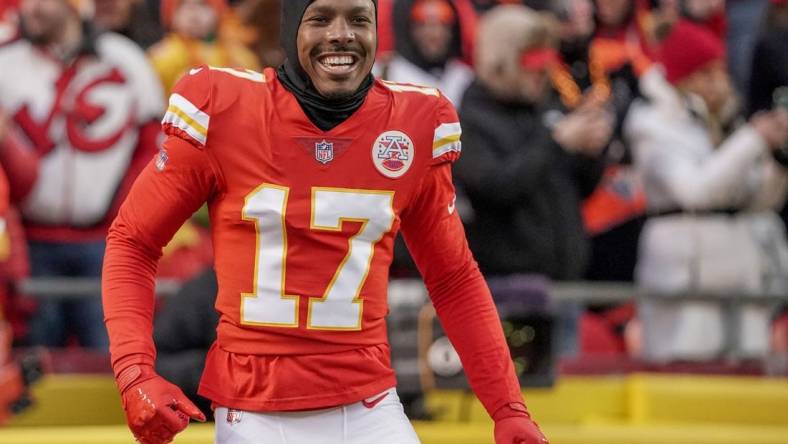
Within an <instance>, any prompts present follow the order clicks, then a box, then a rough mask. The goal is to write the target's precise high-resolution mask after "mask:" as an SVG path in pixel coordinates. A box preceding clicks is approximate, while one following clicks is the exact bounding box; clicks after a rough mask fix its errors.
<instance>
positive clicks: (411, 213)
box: [401, 151, 523, 416]
mask: <svg viewBox="0 0 788 444" xmlns="http://www.w3.org/2000/svg"><path fill="white" fill-rule="evenodd" d="M458 154H459V153H458V152H454V151H447V152H446V153H445V154H443V155H442V156H441V157H440V158H441V159H444V160H443V161H442V163H440V164H438V165H434V166H432V167H431V169H430V171H429V172H428V173H427V176H426V177H425V179H424V181H423V183H422V185H421V189H420V190H419V194H418V195H417V196H416V197H415V198H414V200H413V201H412V202H411V203H410V205H409V206H408V208H407V209H406V210H404V211H403V214H402V216H401V219H402V224H401V230H402V234H403V237H404V239H405V243H406V244H407V246H408V249H409V250H410V252H411V255H412V256H413V259H414V261H415V262H416V266H417V267H418V269H419V272H420V273H421V275H422V277H423V279H424V283H425V285H426V287H427V290H428V292H429V295H430V299H431V300H432V303H433V305H434V306H435V310H436V312H437V314H438V317H439V318H440V320H441V324H442V325H443V328H444V330H445V331H446V334H447V335H448V337H449V340H450V341H451V343H452V344H453V345H454V347H455V348H456V350H457V353H458V354H459V356H460V360H461V361H462V364H463V368H464V370H465V374H466V376H467V377H468V381H469V383H470V385H471V388H472V389H473V391H474V392H475V393H476V396H477V397H478V398H479V400H480V401H481V402H482V404H483V405H484V407H485V408H486V410H487V411H488V412H489V414H490V415H491V416H493V415H494V413H495V412H496V411H498V410H499V409H501V408H502V407H504V406H508V405H512V404H518V405H521V404H522V403H523V400H522V394H521V392H520V385H519V381H518V380H517V377H516V374H515V371H514V365H513V363H512V359H511V355H510V353H509V348H508V346H507V345H506V340H505V339H504V335H503V330H502V327H501V322H500V318H499V316H498V312H497V310H496V308H495V304H494V303H493V300H492V296H491V294H490V291H489V289H488V287H487V284H486V282H485V280H484V277H483V276H482V274H481V272H480V271H479V268H478V266H477V264H476V261H475V260H474V259H473V256H472V254H471V251H470V249H469V248H468V243H467V241H466V239H465V231H464V229H463V226H462V222H461V221H460V218H459V216H458V214H457V211H455V208H454V198H455V195H454V187H453V185H452V180H451V164H450V163H449V161H450V160H451V159H452V158H456V156H457V155H458Z"/></svg>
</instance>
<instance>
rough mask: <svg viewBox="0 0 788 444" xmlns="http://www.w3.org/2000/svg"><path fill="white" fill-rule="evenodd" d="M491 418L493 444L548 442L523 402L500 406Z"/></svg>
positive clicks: (544, 443)
mask: <svg viewBox="0 0 788 444" xmlns="http://www.w3.org/2000/svg"><path fill="white" fill-rule="evenodd" d="M493 420H494V421H495V444H549V443H548V442H547V438H545V437H544V435H543V434H542V431H541V430H539V424H537V423H536V422H535V421H534V420H532V419H531V415H530V414H529V413H528V409H526V408H525V405H524V404H519V403H512V404H509V405H507V406H504V407H501V408H500V409H498V411H497V412H495V415H493Z"/></svg>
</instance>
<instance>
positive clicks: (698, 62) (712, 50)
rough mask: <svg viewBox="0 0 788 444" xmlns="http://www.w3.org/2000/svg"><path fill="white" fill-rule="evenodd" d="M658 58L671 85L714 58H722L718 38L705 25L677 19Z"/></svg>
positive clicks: (722, 54) (723, 48) (723, 52)
mask: <svg viewBox="0 0 788 444" xmlns="http://www.w3.org/2000/svg"><path fill="white" fill-rule="evenodd" d="M660 55H661V58H660V61H661V62H662V65H663V66H664V67H665V73H666V76H667V78H668V82H670V83H671V84H673V85H675V84H677V83H678V82H680V81H682V80H684V79H685V78H687V77H688V76H690V75H691V74H693V73H694V72H695V71H697V70H699V69H701V68H703V67H704V66H706V65H708V64H709V63H710V62H713V61H715V60H723V59H724V58H725V46H724V45H723V43H722V40H720V39H719V37H717V36H716V35H714V33H712V32H711V31H709V30H708V29H706V28H704V27H702V26H698V25H696V24H694V23H691V22H688V21H686V20H680V21H678V22H677V23H676V24H675V25H673V29H671V31H670V34H669V35H668V37H667V38H666V39H665V40H664V41H663V42H662V47H661V49H660Z"/></svg>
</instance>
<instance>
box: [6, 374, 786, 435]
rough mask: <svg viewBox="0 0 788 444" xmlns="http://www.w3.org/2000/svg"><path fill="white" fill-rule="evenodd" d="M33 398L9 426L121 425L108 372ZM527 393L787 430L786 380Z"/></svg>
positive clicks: (616, 381) (458, 400)
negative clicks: (781, 427) (32, 403)
mask: <svg viewBox="0 0 788 444" xmlns="http://www.w3.org/2000/svg"><path fill="white" fill-rule="evenodd" d="M33 394H34V397H35V398H36V401H37V402H36V404H35V406H34V407H33V408H31V409H29V410H28V411H25V412H24V413H23V414H21V415H19V416H18V417H16V418H15V419H14V420H13V422H12V425H19V426H66V425H110V424H123V423H124V417H123V412H122V410H121V408H120V400H119V398H118V395H117V392H116V389H115V384H114V380H113V379H112V376H111V375H51V376H48V377H46V378H44V379H43V380H42V381H41V382H40V383H39V384H37V385H36V386H35V387H34V390H33ZM524 394H525V399H526V400H527V402H528V405H529V407H530V408H531V410H532V411H533V412H534V414H535V416H536V418H537V420H538V421H540V422H541V423H543V424H565V425H606V424H630V425H659V424H664V423H668V424H682V423H683V424H690V423H692V424H696V425H704V424H728V425H735V424H740V425H752V426H785V425H788V379H769V378H755V377H715V376H681V375H653V374H650V375H644V374H641V375H630V376H625V377H564V378H560V379H559V382H558V383H557V384H556V386H555V387H554V388H552V389H538V390H526V391H525V392H524ZM427 404H428V406H429V407H431V408H432V409H433V411H435V412H436V413H437V415H436V416H437V417H436V419H437V420H440V421H449V422H455V423H458V422H459V423H463V422H469V421H470V422H474V423H477V422H478V423H482V424H488V423H489V419H488V416H487V413H486V412H485V411H484V409H483V408H482V406H481V404H480V403H479V402H478V401H477V400H476V398H475V397H474V396H473V395H472V394H469V393H467V394H466V393H463V392H460V391H435V392H433V393H431V394H430V395H429V396H428V397H427ZM787 436H788V435H787ZM2 442H3V441H2V440H0V443H2ZM786 444H788V438H786Z"/></svg>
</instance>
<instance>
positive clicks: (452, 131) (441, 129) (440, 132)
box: [432, 122, 462, 143]
mask: <svg viewBox="0 0 788 444" xmlns="http://www.w3.org/2000/svg"><path fill="white" fill-rule="evenodd" d="M461 134H462V128H461V127H460V123H459V122H453V123H443V124H441V125H440V126H438V127H437V128H435V138H434V139H432V141H433V143H434V142H437V141H439V140H441V139H445V138H448V137H452V136H459V135H461Z"/></svg>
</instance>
